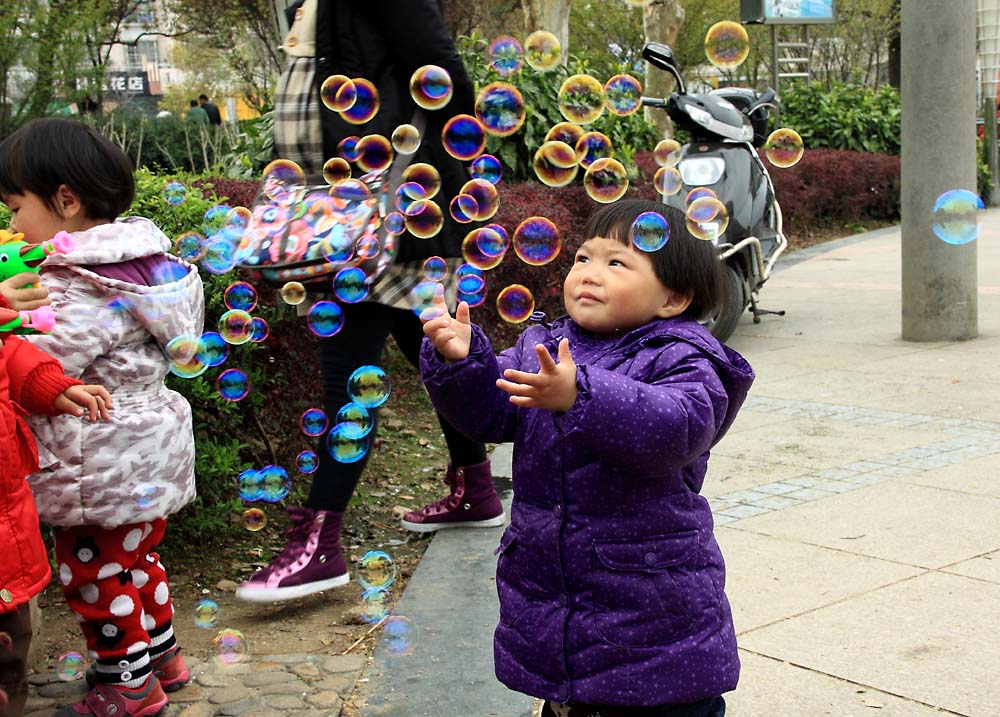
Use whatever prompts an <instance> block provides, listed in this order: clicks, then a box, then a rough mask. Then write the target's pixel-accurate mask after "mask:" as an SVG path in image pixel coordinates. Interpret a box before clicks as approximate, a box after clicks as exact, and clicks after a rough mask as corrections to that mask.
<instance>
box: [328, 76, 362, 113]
mask: <svg viewBox="0 0 1000 717" xmlns="http://www.w3.org/2000/svg"><path fill="white" fill-rule="evenodd" d="M319 97H320V99H321V100H322V101H323V105H324V106H325V107H326V108H327V109H328V110H333V111H334V112H345V111H347V110H349V109H351V107H353V106H354V103H355V102H356V101H357V99H358V88H357V87H356V86H355V84H354V81H353V80H351V78H350V77H347V76H346V75H330V76H329V77H327V78H326V79H325V80H323V84H321V85H320V86H319Z"/></svg>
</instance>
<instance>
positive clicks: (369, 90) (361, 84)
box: [340, 77, 379, 162]
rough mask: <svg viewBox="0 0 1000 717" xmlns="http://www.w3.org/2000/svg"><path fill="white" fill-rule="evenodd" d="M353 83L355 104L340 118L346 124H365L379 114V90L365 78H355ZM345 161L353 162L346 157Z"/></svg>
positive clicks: (341, 114)
mask: <svg viewBox="0 0 1000 717" xmlns="http://www.w3.org/2000/svg"><path fill="white" fill-rule="evenodd" d="M353 82H354V90H355V95H356V96H355V99H354V104H353V105H351V107H350V108H349V109H346V110H344V111H343V112H341V113H340V116H341V118H342V119H343V120H344V121H345V122H350V123H351V124H365V123H366V122H368V121H369V120H371V118H372V117H374V116H375V115H376V114H378V108H379V99H378V90H377V89H376V88H375V85H373V84H372V83H371V82H369V81H368V80H366V79H363V78H359V77H355V78H354V79H353ZM344 159H347V161H349V162H350V161H351V160H350V159H348V158H347V157H344Z"/></svg>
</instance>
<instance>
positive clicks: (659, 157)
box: [653, 139, 681, 167]
mask: <svg viewBox="0 0 1000 717" xmlns="http://www.w3.org/2000/svg"><path fill="white" fill-rule="evenodd" d="M653 159H654V160H655V161H656V164H657V165H658V166H660V167H676V166H677V164H678V162H680V161H681V143H680V142H678V141H677V140H676V139H661V140H660V141H659V142H657V144H656V148H655V149H654V150H653Z"/></svg>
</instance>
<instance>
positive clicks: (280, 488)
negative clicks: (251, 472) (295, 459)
mask: <svg viewBox="0 0 1000 717" xmlns="http://www.w3.org/2000/svg"><path fill="white" fill-rule="evenodd" d="M259 474H260V499H261V500H262V501H264V502H265V503H277V502H278V501H280V500H284V499H285V498H286V497H288V494H289V493H291V491H292V479H291V478H289V476H288V471H286V470H285V469H284V468H282V467H281V466H264V467H263V468H261V469H260V471H259Z"/></svg>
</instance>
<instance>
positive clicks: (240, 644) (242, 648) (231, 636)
mask: <svg viewBox="0 0 1000 717" xmlns="http://www.w3.org/2000/svg"><path fill="white" fill-rule="evenodd" d="M251 510H255V509H254V508H251ZM263 527H264V526H263V525H262V526H261V528H263ZM258 530H259V528H258ZM212 646H213V647H214V649H215V661H216V663H217V664H218V665H219V666H220V667H226V666H228V665H236V664H239V663H240V662H243V661H244V660H246V659H247V658H248V657H249V656H250V643H249V642H247V639H246V637H244V635H243V633H242V632H240V631H239V630H232V629H227V630H220V631H219V634H218V635H216V636H215V638H214V639H213V640H212Z"/></svg>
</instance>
